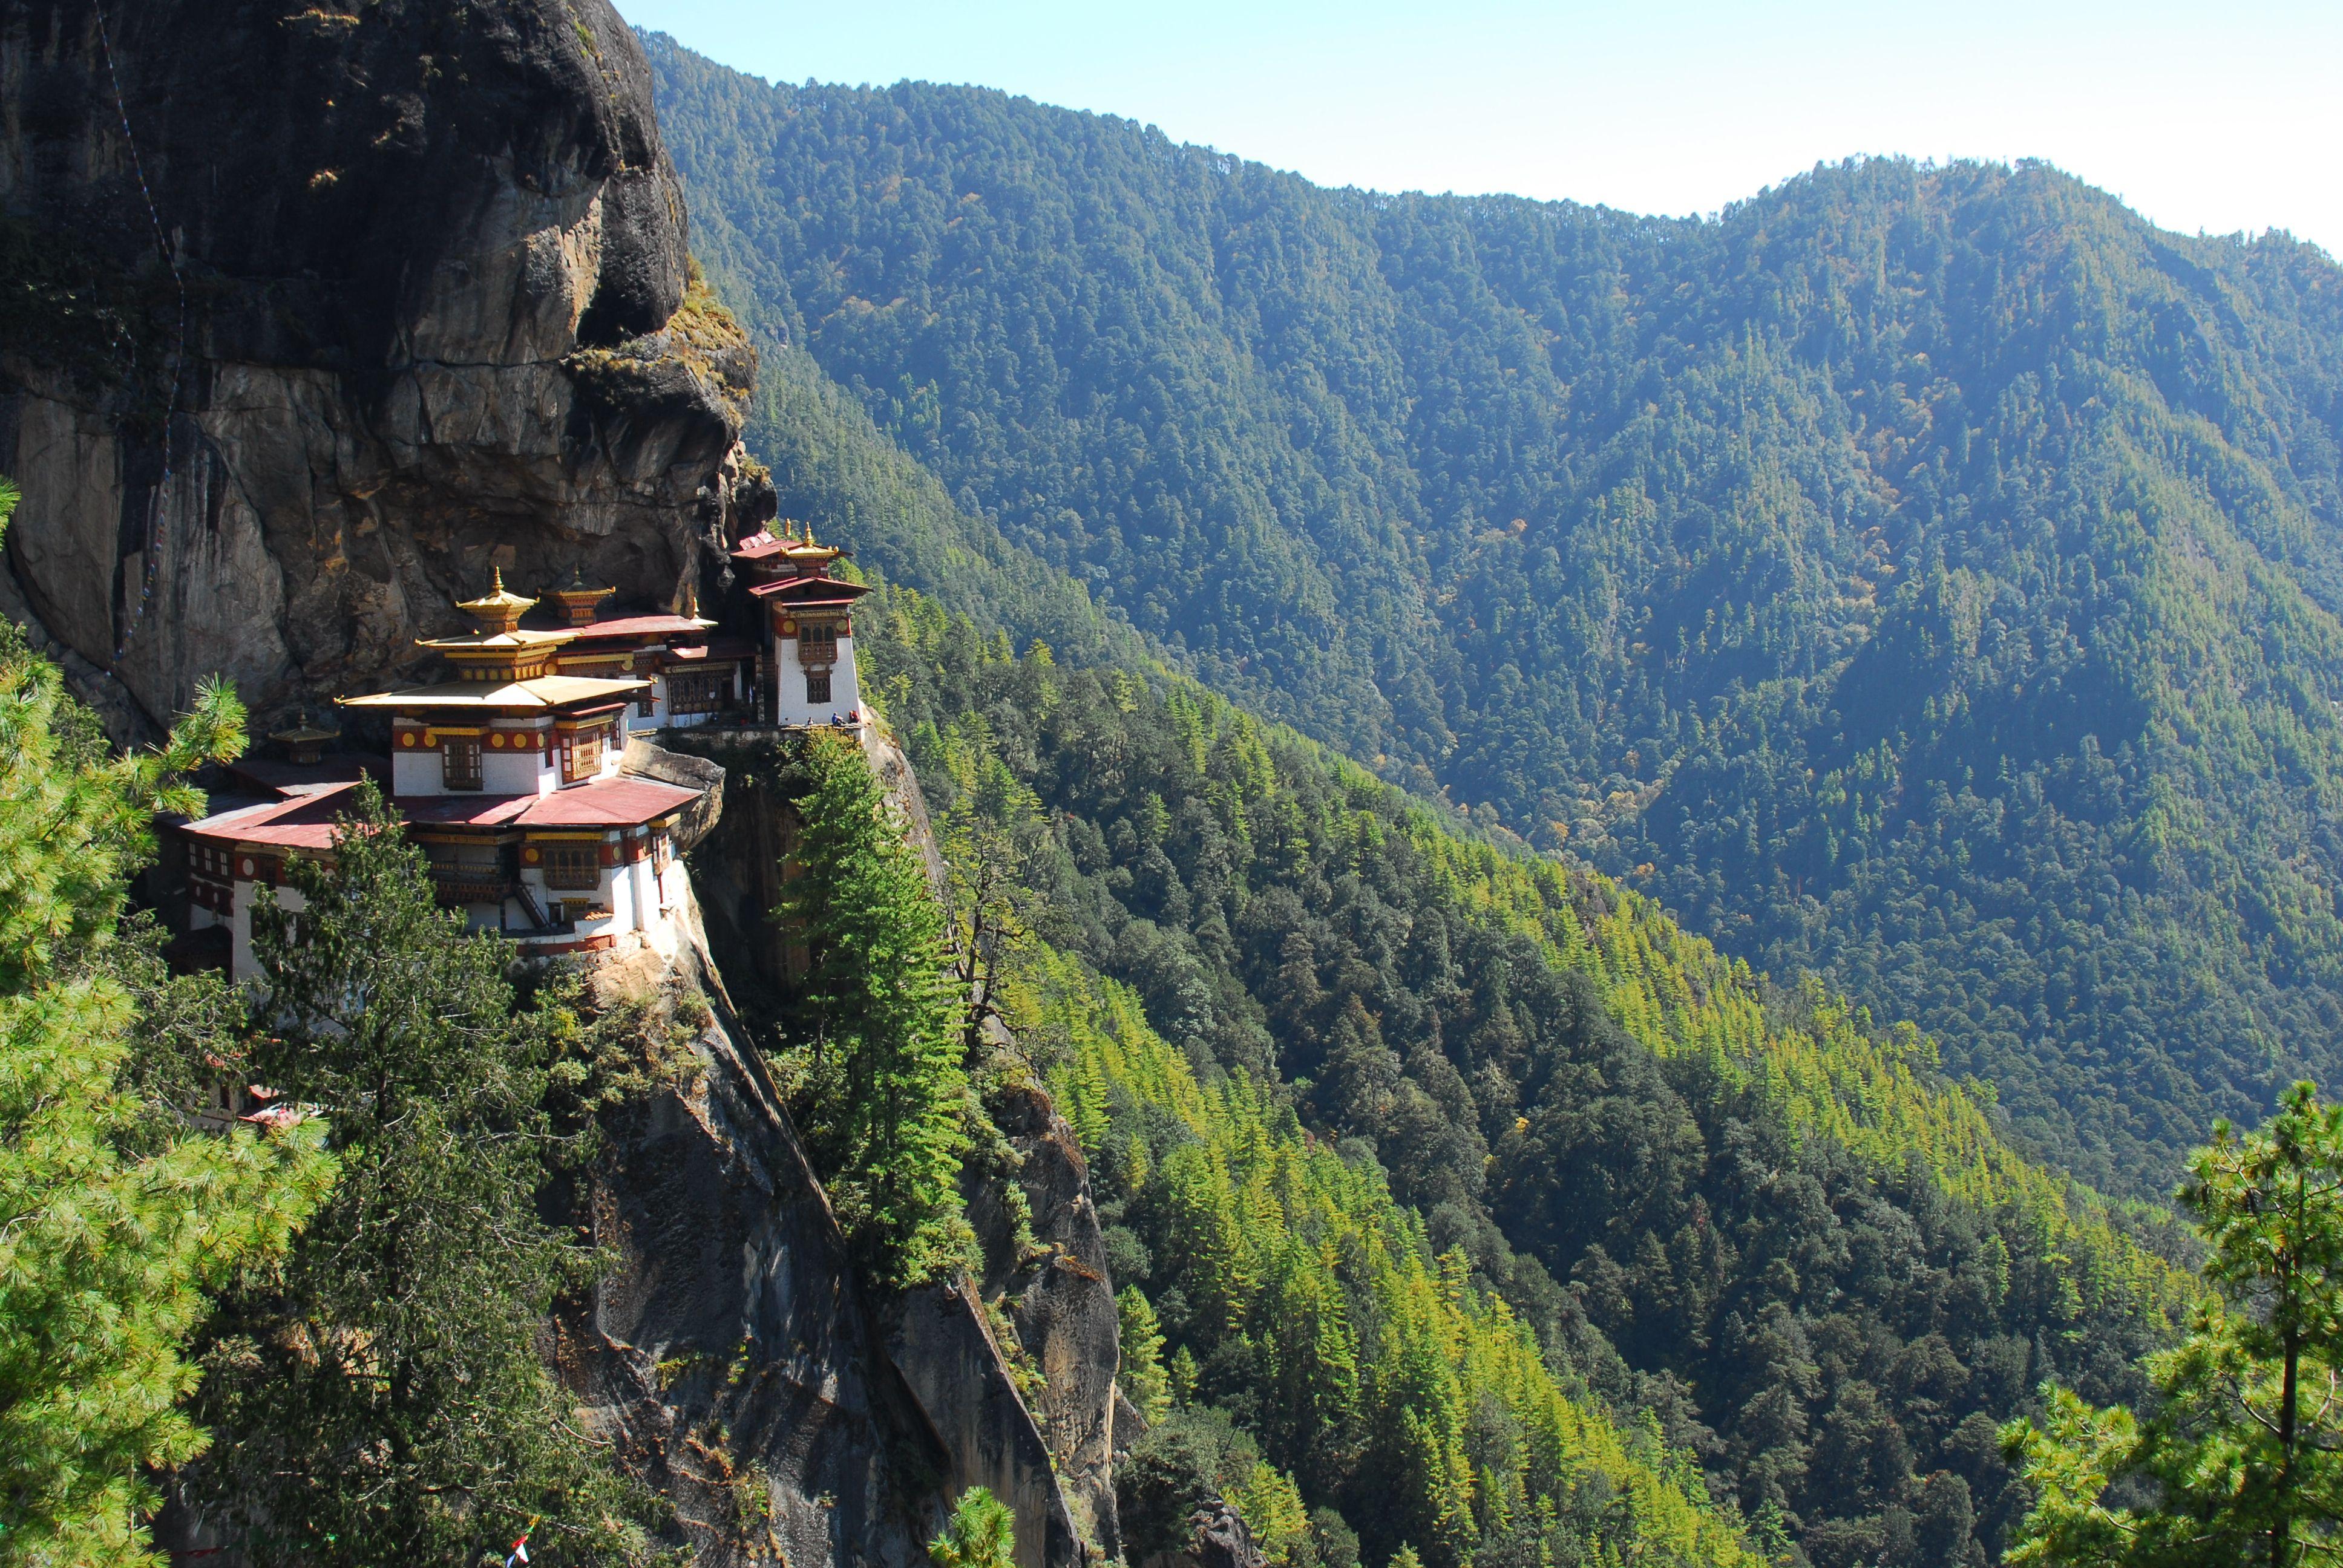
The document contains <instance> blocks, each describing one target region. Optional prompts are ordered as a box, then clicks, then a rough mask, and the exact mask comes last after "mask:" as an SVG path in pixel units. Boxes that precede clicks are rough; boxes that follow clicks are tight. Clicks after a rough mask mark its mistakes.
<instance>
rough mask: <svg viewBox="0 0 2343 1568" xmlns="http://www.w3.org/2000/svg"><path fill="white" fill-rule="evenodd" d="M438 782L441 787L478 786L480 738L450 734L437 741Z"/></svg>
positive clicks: (471, 787)
mask: <svg viewBox="0 0 2343 1568" xmlns="http://www.w3.org/2000/svg"><path fill="white" fill-rule="evenodd" d="M439 782H440V786H441V787H442V788H443V789H478V788H479V787H480V738H479V737H478V736H477V735H450V736H448V737H447V738H446V739H443V740H442V741H440V743H439Z"/></svg>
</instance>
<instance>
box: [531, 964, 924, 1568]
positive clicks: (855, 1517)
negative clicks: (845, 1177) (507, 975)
mask: <svg viewBox="0 0 2343 1568" xmlns="http://www.w3.org/2000/svg"><path fill="white" fill-rule="evenodd" d="M689 961H694V960H688V964H689ZM690 978H691V977H689V975H678V974H675V973H671V972H669V970H668V969H667V968H666V966H665V965H664V964H663V963H661V962H659V960H656V959H655V958H653V957H651V956H650V955H647V954H645V955H632V956H631V957H630V959H629V960H627V961H625V962H621V963H616V964H611V965H606V966H604V968H603V969H602V970H600V971H599V972H598V974H597V976H596V982H597V989H598V990H599V991H600V992H601V993H602V996H603V1000H605V1002H606V1003H608V1002H612V1001H617V1000H625V999H627V998H628V997H629V996H631V997H632V999H633V1000H650V1001H652V1002H653V1003H654V1004H655V1005H654V1007H653V1009H652V1011H651V1013H650V1014H649V1019H648V1020H647V1025H646V1042H647V1049H648V1051H649V1055H650V1056H651V1057H652V1058H653V1059H654V1060H659V1059H660V1058H661V1057H662V1056H664V1061H663V1063H662V1071H661V1076H662V1079H663V1081H662V1082H661V1083H660V1084H659V1086H658V1087H656V1088H655V1089H653V1090H652V1091H650V1092H649V1093H648V1094H646V1095H644V1096H641V1097H640V1098H639V1099H638V1100H637V1101H635V1102H634V1103H632V1104H630V1105H629V1106H628V1108H627V1109H626V1110H625V1111H623V1112H621V1113H620V1114H619V1115H618V1116H617V1117H616V1118H615V1119H614V1125H613V1126H612V1127H611V1129H610V1131H611V1142H612V1151H611V1155H610V1158H609V1159H608V1161H606V1162H605V1164H604V1167H603V1169H602V1170H601V1171H599V1172H598V1176H597V1179H596V1181H595V1184H594V1189H593V1229H594V1236H595V1240H596V1241H597V1242H598V1244H599V1245H601V1246H602V1247H604V1248H607V1249H608V1251H609V1253H610V1254H611V1255H612V1256H613V1257H614V1258H615V1260H616V1266H615V1267H614V1268H613V1269H611V1270H610V1271H608V1273H607V1274H606V1275H605V1276H604V1277H603V1278H602V1280H601V1281H600V1282H599V1283H598V1286H597V1287H596V1289H595V1292H594V1296H593V1300H592V1302H591V1303H590V1308H589V1309H588V1310H587V1311H585V1312H582V1313H573V1314H570V1315H569V1316H568V1317H566V1318H565V1319H564V1320H563V1321H562V1322H560V1323H559V1324H558V1335H557V1338H558V1345H559V1351H558V1359H559V1362H560V1364H561V1369H562V1372H563V1373H564V1375H565V1376H566V1378H567V1379H568V1382H569V1383H570V1386H571V1387H572V1389H573V1390H574V1391H575V1392H576V1393H577V1394H578V1397H579V1399H580V1401H581V1403H582V1404H583V1407H584V1408H585V1409H586V1410H587V1411H588V1413H589V1414H590V1415H591V1416H592V1417H593V1419H594V1422H595V1424H596V1426H597V1427H598V1429H599V1433H600V1435H601V1437H602V1438H603V1439H605V1440H606V1441H608V1442H611V1443H612V1444H613V1446H614V1449H615V1451H616V1454H617V1457H618V1460H619V1462H621V1463H622V1464H624V1465H625V1466H626V1467H627V1468H628V1470H630V1471H631V1472H633V1473H635V1474H637V1475H639V1476H641V1477H642V1478H644V1479H645V1480H647V1481H649V1483H652V1484H653V1485H655V1486H657V1487H658V1488H659V1490H660V1491H661V1492H663V1493H666V1495H667V1497H668V1498H669V1501H670V1502H671V1503H673V1504H674V1507H675V1511H676V1517H677V1523H678V1528H679V1531H680V1533H682V1535H683V1536H684V1538H685V1540H686V1541H687V1542H688V1543H689V1545H690V1546H691V1548H692V1549H693V1551H694V1553H696V1556H695V1561H697V1562H698V1563H701V1564H703V1565H705V1568H748V1565H750V1564H760V1565H761V1564H769V1563H794V1564H820V1563H836V1564H845V1563H861V1564H868V1565H870V1568H912V1565H914V1564H920V1563H924V1562H925V1561H926V1554H925V1553H924V1552H923V1551H921V1550H920V1542H921V1541H923V1540H925V1539H926V1537H927V1535H928V1534H929V1533H932V1532H933V1530H934V1529H935V1528H936V1527H937V1525H938V1524H939V1523H940V1521H941V1517H942V1510H943V1507H944V1503H945V1501H946V1499H945V1498H944V1495H943V1493H942V1490H941V1488H942V1485H943V1483H944V1480H945V1477H946V1475H947V1473H949V1471H950V1468H951V1466H952V1462H953V1460H952V1456H951V1455H950V1453H948V1452H945V1450H944V1449H943V1447H942V1445H941V1444H940V1442H939V1441H938V1440H937V1437H936V1434H935V1431H934V1426H933V1423H932V1422H930V1420H929V1418H928V1417H927V1416H926V1415H925V1413H924V1412H922V1411H921V1410H920V1407H919V1404H918V1402H916V1401H915V1400H914V1399H913V1398H912V1397H911V1394H910V1390H909V1389H907V1388H906V1387H905V1385H904V1383H903V1381H902V1378H901V1376H900V1374H899V1373H898V1372H896V1370H895V1367H894V1364H893V1362H891V1361H890V1359H889V1358H888V1356H887V1355H886V1353H885V1352H884V1348H883V1346H882V1345H881V1344H880V1338H879V1330H878V1327H877V1323H878V1320H877V1318H876V1317H875V1316H874V1314H873V1313H872V1312H871V1310H870V1303H869V1302H866V1301H864V1299H863V1298H862V1296H861V1293H860V1291H859V1289H858V1287H857V1285H856V1282H855V1277H854V1271H853V1269H852V1266H851V1263H850V1260H849V1258H848V1256H847V1252H846V1248H845V1243H844V1241H843V1239H842V1238H841V1237H840V1234H839V1230H838V1225H837V1222H836V1221H835V1220H834V1218H833V1217H832V1215H831V1212H830V1203H829V1201H828V1199H827V1198H826V1197H825V1196H824V1194H823V1192H822V1190H821V1184H820V1181H818V1180H817V1179H816V1178H815V1175H814V1172H813V1169H812V1167H811V1166H810V1165H809V1163H808V1161H807V1160H806V1156H805V1151H804V1149H803V1147H802V1146H801V1145H800V1144H799V1141H798V1139H797V1135H796V1133H795V1131H794V1130H793V1129H792V1128H791V1126H790V1124H789V1116H788V1114H787V1112H786V1111H784V1110H783V1109H782V1108H781V1105H780V1103H779V1099H778V1098H777V1097H776V1095H775V1094H774V1092H773V1089H772V1085H771V1083H770V1081H769V1080H768V1079H767V1078H766V1076H765V1074H764V1070H763V1068H762V1066H761V1064H760V1063H759V1061H758V1060H757V1057H756V1054H755V1052H753V1051H751V1050H742V1049H741V1048H740V1047H739V1046H738V1045H736V1044H735V1038H736V1031H735V1027H734V1026H733V1025H731V1024H730V1023H729V1020H728V1019H727V1017H726V1016H725V1013H724V1011H723V1010H722V1002H721V988H720V985H715V984H712V983H711V984H710V985H709V987H707V988H705V989H706V990H710V991H713V992H714V993H715V994H714V997H713V1000H712V1005H711V1004H710V1003H708V1002H703V1000H701V997H700V995H699V994H697V993H696V992H695V990H693V988H692V987H690V986H689V983H688V981H689V979H690ZM705 978H708V979H709V980H711V981H712V979H713V977H705Z"/></svg>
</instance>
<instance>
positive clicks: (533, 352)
mask: <svg viewBox="0 0 2343 1568" xmlns="http://www.w3.org/2000/svg"><path fill="white" fill-rule="evenodd" d="M104 20H105V23H106V29H107V30H106V32H105V33H104V34H103V35H102V34H101V30H100V16H99V14H98V12H97V10H96V7H95V6H94V5H92V4H90V0H0V276H5V277H6V278H7V280H8V282H9V285H10V286H9V287H8V288H7V289H6V290H5V301H0V472H5V473H9V474H12V475H14V476H15V477H16V479H17V481H18V482H19V483H20V485H21V486H22V487H23V488H24V490H25V504H24V507H23V508H22V510H21V511H20V512H19V514H18V519H17V522H16V524H15V528H14V530H13V532H12V534H11V537H10V538H9V540H8V548H7V563H8V566H9V567H10V568H12V573H13V578H14V580H13V582H10V583H6V584H0V598H5V600H6V601H8V602H6V603H5V606H0V608H7V609H9V610H10V611H11V612H12V613H15V614H16V615H17V617H18V618H20V619H25V620H28V621H30V622H34V623H35V635H36V636H41V635H44V634H45V636H47V637H48V638H53V639H54V640H55V643H56V644H60V645H62V648H58V649H57V651H60V652H64V653H69V654H70V655H72V656H74V657H72V658H67V659H66V662H67V664H68V667H69V668H71V669H72V670H73V672H74V673H75V675H76V677H78V678H79V681H78V683H79V684H80V685H82V686H83V687H84V689H85V690H87V691H89V692H90V694H91V695H93V696H94V697H96V699H98V700H99V701H100V703H101V706H102V707H103V708H104V709H106V712H107V714H108V717H109V719H110V720H111V721H112V722H113V723H114V724H115V726H116V729H118V730H136V729H139V728H141V727H143V726H144V725H145V724H146V723H150V722H152V721H153V720H154V719H158V718H161V717H163V716H165V715H167V714H168V713H169V712H170V711H171V710H173V709H175V708H176V707H177V706H178V705H179V704H181V703H182V702H184V700H185V699H186V696H187V694H188V692H189V690H190V689H191V688H192V686H193V684H194V682H195V681H196V679H197V678H200V677H202V676H204V675H206V674H209V673H213V672H219V673H224V674H226V675H228V676H230V677H232V678H235V679H236V682H237V684H238V685H239V686H240V687H241V688H242V689H244V691H245V693H246V698H247V699H250V700H252V701H254V702H255V704H256V706H257V707H258V708H259V709H261V710H262V711H263V713H264V715H266V714H268V713H269V712H270V711H271V710H272V709H282V708H283V707H285V706H287V705H289V704H292V703H294V702H297V701H299V700H302V699H306V698H308V697H312V696H315V695H318V694H324V693H328V692H334V691H339V690H343V689H349V688H353V687H364V686H367V685H368V684H370V683H371V684H380V683H382V682H383V681H384V680H385V679H386V678H388V677H390V676H392V675H393V674H394V673H397V671H398V670H399V668H400V667H402V666H406V665H410V664H412V663H413V662H414V658H413V656H414V649H413V648H412V646H411V644H412V639H413V638H415V637H417V635H431V634H434V633H437V632H439V631H442V630H447V629H454V628H455V623H456V617H455V616H454V613H453V611H452V609H451V608H450V605H449V601H450V598H451V596H453V595H455V594H457V593H468V592H473V591H477V590H478V588H480V587H482V586H483V585H484V584H485V582H486V580H487V578H488V569H489V568H490V566H491V565H500V566H502V567H503V568H504V569H505V571H506V573H507V575H508V578H511V579H512V583H513V586H514V587H516V588H520V589H522V590H524V591H533V590H534V589H536V588H538V587H539V586H541V585H542V584H543V583H545V582H547V581H548V580H550V579H552V578H555V577H556V576H557V575H558V577H560V578H567V577H568V573H569V572H570V570H571V569H573V568H583V569H584V570H585V571H586V572H587V573H588V575H589V576H593V577H597V578H602V579H604V580H607V581H615V582H616V583H617V584H618V586H619V588H620V589H621V591H622V592H623V593H625V594H626V595H628V596H629V597H633V598H647V599H653V600H665V599H667V598H669V597H670V596H671V595H672V594H673V593H674V592H675V591H676V589H677V587H678V585H679V582H680V580H681V578H683V577H684V575H685V574H686V573H688V572H689V571H692V570H694V569H696V568H697V567H698V565H699V562H700V561H701V560H702V559H704V558H706V550H707V548H708V547H709V543H710V542H711V540H713V539H714V538H715V536H716V533H717V531H718V530H720V529H721V528H723V527H724V526H726V525H727V524H728V523H730V524H733V525H735V526H737V525H739V523H740V522H741V521H742V520H743V519H742V518H739V517H735V516H732V514H733V513H735V512H737V511H739V510H741V509H743V508H745V509H746V510H747V511H748V512H749V514H750V515H751V516H752V517H753V518H755V519H756V520H761V508H763V506H764V505H765V504H766V503H764V502H763V501H762V499H761V495H762V493H763V487H762V486H761V483H760V482H752V481H749V480H747V479H744V477H743V476H742V472H741V458H740V457H739V454H738V452H737V450H736V446H735V443H736V437H738V435H739V422H740V407H741V405H742V402H743V400H744V399H745V398H746V397H747V394H748V391H749V385H750V382H751V379H752V377H753V375H754V356H753V353H752V351H751V350H750V349H749V347H748V346H747V343H746V341H745V339H744V338H743V337H742V336H741V335H740V333H739V331H738V329H737V328H735V327H733V325H732V324H731V322H730V320H729V318H728V317H725V316H724V315H723V313H722V312H721V311H720V310H719V309H717V308H716V307H714V306H713V304H712V302H711V301H710V300H709V297H708V296H707V295H706V293H705V291H704V290H699V289H694V288H692V287H691V286H689V281H688V273H689V262H688V259H687V255H686V228H685V216H684V210H683V203H682V199H681V196H680V195H679V191H678V188H677V185H676V181H675V176H674V172H673V170H672V168H671V167H670V166H669V162H668V159H667V156H666V154H665V152H664V151H663V150H662V149H661V147H660V146H659V132H658V127H657V125H656V123H655V121H654V119H653V116H652V111H651V106H650V97H649V78H648V73H647V70H646V67H645V65H644V63H643V59H642V55H641V52H640V49H639V46H638V45H637V44H636V41H635V38H634V35H633V34H632V33H631V32H630V31H629V30H628V28H627V26H626V25H624V23H622V22H621V21H620V20H619V18H618V15H617V14H616V13H615V12H614V11H613V10H612V9H611V8H610V6H609V5H608V3H607V0H474V3H473V4H470V5H463V6H452V5H440V4H437V3H435V0H370V3H368V4H366V5H357V4H356V3H355V0H350V3H347V4H344V3H343V0H327V3H326V4H321V5H317V6H301V7H295V6H288V5H278V4H275V3H273V0H270V3H266V4H262V3H255V0H115V3H114V4H112V5H108V6H107V7H106V15H105V18H104ZM107 41H110V44H111V50H110V55H111V65H112V69H111V71H109V69H108V54H109V51H108V50H107V48H106V42H107ZM117 81H118V82H119V84H120V94H119V97H118V98H117V95H116V88H115V84H116V82H117ZM126 124H127V132H126V128H125V127H126ZM142 186H143V188H142ZM149 196H151V204H150V201H149ZM108 676H111V677H113V678H116V679H115V680H109V679H108V678H107V677H108ZM117 680H118V685H117V684H116V681H117Z"/></svg>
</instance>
